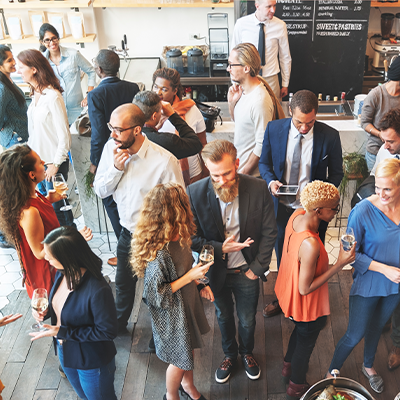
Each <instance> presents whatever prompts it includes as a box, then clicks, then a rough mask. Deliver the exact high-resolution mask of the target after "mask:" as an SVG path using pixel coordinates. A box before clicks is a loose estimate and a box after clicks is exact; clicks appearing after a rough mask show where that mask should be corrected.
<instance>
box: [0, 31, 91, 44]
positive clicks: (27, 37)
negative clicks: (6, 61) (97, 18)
mask: <svg viewBox="0 0 400 400" xmlns="http://www.w3.org/2000/svg"><path fill="white" fill-rule="evenodd" d="M95 38H96V34H95V33H91V34H89V35H86V37H84V38H81V39H75V38H74V37H73V36H72V35H67V36H66V37H65V38H62V39H60V42H61V43H92V42H94V39H95ZM29 43H36V44H38V45H39V38H37V37H36V36H33V35H25V37H24V38H23V39H19V40H15V39H11V38H10V37H9V36H6V38H5V39H2V40H0V44H29Z"/></svg>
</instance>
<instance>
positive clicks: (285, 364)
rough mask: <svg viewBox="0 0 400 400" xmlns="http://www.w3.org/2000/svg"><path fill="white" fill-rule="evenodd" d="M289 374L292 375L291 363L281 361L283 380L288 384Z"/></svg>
mask: <svg viewBox="0 0 400 400" xmlns="http://www.w3.org/2000/svg"><path fill="white" fill-rule="evenodd" d="M291 375H292V364H291V363H290V362H286V361H283V367H282V377H283V382H285V383H286V384H288V383H289V380H290V376H291Z"/></svg>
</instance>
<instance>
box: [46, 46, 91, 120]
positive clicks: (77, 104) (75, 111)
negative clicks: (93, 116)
mask: <svg viewBox="0 0 400 400" xmlns="http://www.w3.org/2000/svg"><path fill="white" fill-rule="evenodd" d="M60 52H61V60H60V65H58V66H57V65H56V64H54V63H53V61H51V60H50V52H49V50H46V51H45V52H44V53H43V54H44V56H45V57H46V58H47V59H48V60H49V63H50V65H51V67H52V68H53V71H54V73H55V74H56V77H57V78H58V79H59V81H60V84H61V87H62V88H63V89H64V92H63V94H62V95H63V98H64V102H65V106H66V108H67V114H68V123H69V124H70V125H71V124H72V123H73V122H74V121H75V119H76V118H77V117H78V116H79V114H80V113H81V111H82V107H81V101H82V100H83V95H82V88H81V70H82V71H83V72H85V73H86V74H87V75H88V77H89V79H88V86H94V85H95V83H96V72H95V70H94V68H93V65H92V64H90V62H89V61H88V60H86V58H85V57H83V55H82V54H81V53H80V52H79V51H77V50H75V49H70V48H66V47H62V46H60Z"/></svg>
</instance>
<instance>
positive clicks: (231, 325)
mask: <svg viewBox="0 0 400 400" xmlns="http://www.w3.org/2000/svg"><path fill="white" fill-rule="evenodd" d="M201 155H202V158H203V160H204V162H205V164H206V166H207V168H208V169H209V171H210V177H208V178H204V179H202V180H201V181H198V182H195V183H193V184H191V185H190V186H188V188H187V193H188V196H189V200H190V207H191V209H192V212H193V218H194V222H195V224H196V228H197V229H196V234H195V235H194V236H193V237H192V249H193V250H194V251H196V252H198V253H200V252H201V249H202V247H203V246H204V245H206V244H208V245H212V246H213V247H214V264H213V266H212V267H211V268H210V269H209V271H208V273H207V276H208V278H209V280H210V286H211V290H212V292H213V294H214V305H215V309H216V315H217V319H218V324H219V327H220V330H221V336H222V349H223V351H224V354H225V358H224V360H223V361H222V363H221V364H220V366H219V368H218V369H217V371H216V372H215V380H216V381H217V382H218V383H224V382H226V381H227V380H228V379H229V377H230V375H231V372H232V369H233V367H234V366H235V364H236V359H237V356H238V353H239V354H240V356H241V358H242V361H243V365H244V368H245V371H246V374H247V376H248V377H249V378H250V379H258V378H259V377H260V373H261V371H260V367H259V365H258V363H257V361H256V360H255V358H254V356H253V348H254V332H255V324H256V321H255V315H256V311H257V303H258V296H259V278H261V280H262V281H264V282H265V281H266V280H267V279H266V276H267V275H268V272H269V271H268V270H269V264H270V261H271V255H272V249H273V246H274V243H275V238H276V223H275V216H274V211H273V204H272V199H271V195H270V193H269V191H268V186H267V185H266V183H265V182H264V181H263V180H262V179H257V178H254V177H251V176H247V175H242V174H238V173H237V171H238V166H239V160H238V158H237V153H236V148H235V147H234V145H233V144H232V143H231V142H229V141H227V140H214V141H212V142H210V143H208V144H207V145H206V146H204V148H203V151H202V153H201ZM232 295H233V296H234V297H235V303H236V312H237V316H238V319H239V326H238V333H239V345H238V343H237V341H236V338H235V335H236V327H235V317H234V311H233V309H234V305H233V299H232ZM210 300H212V299H210Z"/></svg>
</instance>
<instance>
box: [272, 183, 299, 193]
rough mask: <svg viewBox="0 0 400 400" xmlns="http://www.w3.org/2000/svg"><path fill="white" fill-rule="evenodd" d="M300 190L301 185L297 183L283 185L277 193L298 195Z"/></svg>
mask: <svg viewBox="0 0 400 400" xmlns="http://www.w3.org/2000/svg"><path fill="white" fill-rule="evenodd" d="M298 191H299V187H298V186H297V185H282V186H280V187H279V189H278V190H277V192H276V194H277V195H285V196H288V195H289V196H296V194H297V192H298Z"/></svg>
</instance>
